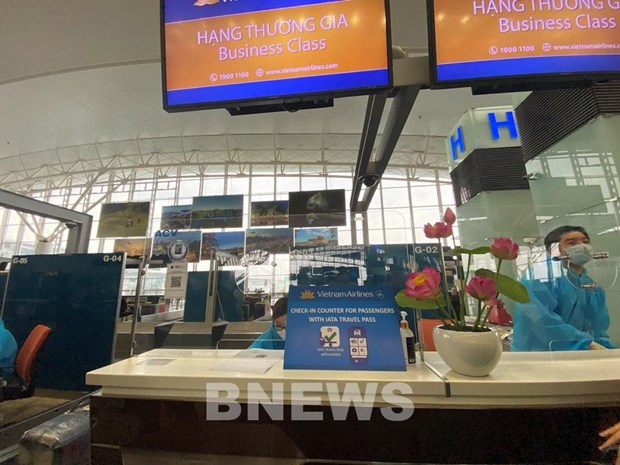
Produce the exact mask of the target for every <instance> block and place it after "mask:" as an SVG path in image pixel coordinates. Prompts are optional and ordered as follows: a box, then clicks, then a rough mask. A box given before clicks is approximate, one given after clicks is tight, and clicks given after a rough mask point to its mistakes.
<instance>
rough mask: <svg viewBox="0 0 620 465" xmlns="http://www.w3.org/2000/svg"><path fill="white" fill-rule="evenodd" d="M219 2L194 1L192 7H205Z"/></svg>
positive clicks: (218, 0) (216, 0) (215, 0)
mask: <svg viewBox="0 0 620 465" xmlns="http://www.w3.org/2000/svg"><path fill="white" fill-rule="evenodd" d="M219 2H220V0H196V2H195V3H194V6H205V5H215V4H216V3H219Z"/></svg>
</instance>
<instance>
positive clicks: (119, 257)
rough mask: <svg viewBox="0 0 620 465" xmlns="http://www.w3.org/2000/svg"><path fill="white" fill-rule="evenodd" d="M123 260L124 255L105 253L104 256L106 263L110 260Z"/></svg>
mask: <svg viewBox="0 0 620 465" xmlns="http://www.w3.org/2000/svg"><path fill="white" fill-rule="evenodd" d="M122 260H123V256H122V255H104V256H103V261H104V262H105V263H108V262H112V263H114V262H120V261H122Z"/></svg>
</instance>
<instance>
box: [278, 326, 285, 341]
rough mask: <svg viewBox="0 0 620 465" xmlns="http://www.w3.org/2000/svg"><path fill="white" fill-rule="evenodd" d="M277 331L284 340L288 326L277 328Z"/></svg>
mask: <svg viewBox="0 0 620 465" xmlns="http://www.w3.org/2000/svg"><path fill="white" fill-rule="evenodd" d="M276 331H277V333H278V336H280V337H281V338H282V340H283V341H285V340H286V328H283V329H280V330H276Z"/></svg>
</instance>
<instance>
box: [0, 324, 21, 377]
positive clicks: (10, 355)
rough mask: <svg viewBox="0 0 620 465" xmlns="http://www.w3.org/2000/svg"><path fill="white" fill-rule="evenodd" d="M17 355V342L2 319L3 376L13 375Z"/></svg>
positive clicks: (0, 364) (0, 350) (0, 362)
mask: <svg viewBox="0 0 620 465" xmlns="http://www.w3.org/2000/svg"><path fill="white" fill-rule="evenodd" d="M16 355H17V342H15V338H14V337H13V335H12V334H11V332H10V331H9V330H8V329H6V328H5V327H4V322H3V321H0V369H1V370H2V373H1V375H2V376H3V377H6V376H12V375H13V366H14V365H15V356H16Z"/></svg>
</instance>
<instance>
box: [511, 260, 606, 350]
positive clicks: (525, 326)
mask: <svg viewBox="0 0 620 465" xmlns="http://www.w3.org/2000/svg"><path fill="white" fill-rule="evenodd" d="M522 283H523V285H525V287H526V288H527V290H528V292H529V295H530V299H531V300H530V302H529V303H527V304H517V306H516V308H515V312H514V318H513V320H514V333H513V338H512V348H511V350H513V351H549V350H584V349H588V347H589V346H590V344H591V343H592V342H597V343H599V344H601V345H602V346H604V347H606V348H608V349H613V348H614V345H613V344H612V343H611V341H610V340H609V336H608V334H607V330H608V328H609V323H610V321H609V312H608V310H607V305H606V303H605V291H604V290H603V289H601V288H598V287H594V288H583V287H582V286H583V285H584V284H585V285H588V284H590V285H591V284H593V283H594V281H592V279H591V278H590V277H589V276H588V273H587V271H586V270H585V269H584V270H583V272H582V273H581V275H577V273H575V272H574V271H573V270H572V269H568V270H567V275H566V276H561V277H560V278H556V279H551V280H549V281H545V282H543V281H540V280H522Z"/></svg>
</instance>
